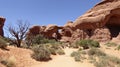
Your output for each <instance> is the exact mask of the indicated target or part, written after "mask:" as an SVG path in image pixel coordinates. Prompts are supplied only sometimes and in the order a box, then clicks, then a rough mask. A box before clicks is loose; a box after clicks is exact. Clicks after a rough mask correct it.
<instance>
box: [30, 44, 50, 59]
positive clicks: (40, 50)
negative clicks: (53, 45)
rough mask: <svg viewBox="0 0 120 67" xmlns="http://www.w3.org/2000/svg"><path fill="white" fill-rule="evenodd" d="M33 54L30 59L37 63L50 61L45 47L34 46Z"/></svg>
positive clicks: (48, 52)
mask: <svg viewBox="0 0 120 67" xmlns="http://www.w3.org/2000/svg"><path fill="white" fill-rule="evenodd" d="M33 51H34V53H33V54H32V58H34V59H36V60H37V61H48V60H50V59H51V57H50V54H51V53H50V51H49V49H47V48H46V47H45V46H36V47H34V48H33Z"/></svg>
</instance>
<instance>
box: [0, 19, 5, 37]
mask: <svg viewBox="0 0 120 67" xmlns="http://www.w3.org/2000/svg"><path fill="white" fill-rule="evenodd" d="M4 23H5V18H3V17H0V35H1V36H4V31H3V26H4Z"/></svg>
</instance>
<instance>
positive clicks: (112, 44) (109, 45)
mask: <svg viewBox="0 0 120 67" xmlns="http://www.w3.org/2000/svg"><path fill="white" fill-rule="evenodd" d="M105 45H106V46H108V47H115V46H117V44H116V43H113V42H107V43H106V44H105Z"/></svg>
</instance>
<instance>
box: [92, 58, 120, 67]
mask: <svg viewBox="0 0 120 67" xmlns="http://www.w3.org/2000/svg"><path fill="white" fill-rule="evenodd" d="M94 65H95V66H96V67H116V66H118V65H120V59H119V58H117V57H113V56H102V57H101V58H100V60H99V61H98V62H96V63H94ZM118 67H119V66H118Z"/></svg>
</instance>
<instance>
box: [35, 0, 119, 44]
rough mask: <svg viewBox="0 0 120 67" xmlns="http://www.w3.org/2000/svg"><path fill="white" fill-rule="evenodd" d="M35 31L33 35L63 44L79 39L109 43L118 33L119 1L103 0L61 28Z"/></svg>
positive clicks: (55, 27)
mask: <svg viewBox="0 0 120 67" xmlns="http://www.w3.org/2000/svg"><path fill="white" fill-rule="evenodd" d="M41 29H42V30H41ZM36 30H38V32H35V33H39V34H41V33H42V34H43V35H44V36H45V37H47V38H52V37H53V38H56V39H60V41H64V42H74V41H76V40H81V39H94V40H97V41H100V42H105V41H109V40H111V39H112V38H113V37H117V36H118V34H119V33H120V0H103V1H102V2H100V3H98V4H97V5H95V6H94V7H93V8H92V9H90V10H89V11H87V12H86V13H85V14H83V15H82V16H80V17H78V18H77V19H76V20H75V21H74V22H72V21H68V22H67V23H66V24H65V25H64V26H63V27H59V26H56V25H48V26H46V27H44V29H43V28H41V26H40V27H38V29H36ZM33 32H34V31H33Z"/></svg>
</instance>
